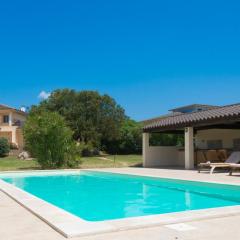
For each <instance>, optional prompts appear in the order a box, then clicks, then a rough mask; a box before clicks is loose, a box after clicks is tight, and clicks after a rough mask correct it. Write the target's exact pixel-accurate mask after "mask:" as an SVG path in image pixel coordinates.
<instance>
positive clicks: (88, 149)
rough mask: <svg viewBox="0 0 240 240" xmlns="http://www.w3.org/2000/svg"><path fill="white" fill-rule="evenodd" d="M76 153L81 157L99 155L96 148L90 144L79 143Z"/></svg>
mask: <svg viewBox="0 0 240 240" xmlns="http://www.w3.org/2000/svg"><path fill="white" fill-rule="evenodd" d="M78 149H79V150H78V151H79V153H80V155H81V156H82V157H92V156H98V155H99V154H100V152H99V150H98V149H97V148H94V147H93V145H92V144H90V143H88V144H86V143H79V144H78Z"/></svg>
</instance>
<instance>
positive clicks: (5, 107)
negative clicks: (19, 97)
mask: <svg viewBox="0 0 240 240" xmlns="http://www.w3.org/2000/svg"><path fill="white" fill-rule="evenodd" d="M5 109H9V110H13V111H16V112H18V113H20V114H24V115H26V114H27V113H26V112H24V111H22V110H21V109H16V108H13V107H10V106H8V105H5V104H0V110H5Z"/></svg>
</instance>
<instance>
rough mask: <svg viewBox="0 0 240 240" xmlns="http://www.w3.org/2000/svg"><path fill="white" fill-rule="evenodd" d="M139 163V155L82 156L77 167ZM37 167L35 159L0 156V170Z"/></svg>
mask: <svg viewBox="0 0 240 240" xmlns="http://www.w3.org/2000/svg"><path fill="white" fill-rule="evenodd" d="M141 164H142V156H141V155H117V156H113V155H109V156H106V157H82V158H81V164H80V165H79V168H113V167H134V166H136V167H139V166H141ZM37 169H40V167H39V165H38V163H37V162H36V160H27V161H26V160H19V159H17V158H16V157H13V156H10V157H5V158H0V171H14V170H37Z"/></svg>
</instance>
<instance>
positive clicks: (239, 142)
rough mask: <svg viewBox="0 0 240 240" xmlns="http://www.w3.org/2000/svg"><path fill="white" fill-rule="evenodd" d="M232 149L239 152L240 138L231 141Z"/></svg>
mask: <svg viewBox="0 0 240 240" xmlns="http://www.w3.org/2000/svg"><path fill="white" fill-rule="evenodd" d="M233 149H234V150H240V138H236V139H233Z"/></svg>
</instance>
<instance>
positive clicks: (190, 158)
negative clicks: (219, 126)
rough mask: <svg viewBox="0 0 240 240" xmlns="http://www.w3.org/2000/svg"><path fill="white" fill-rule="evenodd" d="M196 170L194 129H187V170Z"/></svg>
mask: <svg viewBox="0 0 240 240" xmlns="http://www.w3.org/2000/svg"><path fill="white" fill-rule="evenodd" d="M193 168H194V143H193V128H192V127H187V128H185V169H193Z"/></svg>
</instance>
